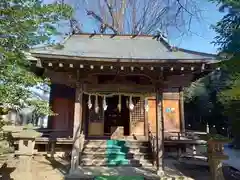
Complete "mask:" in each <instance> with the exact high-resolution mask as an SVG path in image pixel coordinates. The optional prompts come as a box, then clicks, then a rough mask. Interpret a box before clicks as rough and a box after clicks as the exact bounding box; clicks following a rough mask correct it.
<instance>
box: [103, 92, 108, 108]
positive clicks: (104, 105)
mask: <svg viewBox="0 0 240 180" xmlns="http://www.w3.org/2000/svg"><path fill="white" fill-rule="evenodd" d="M107 107H108V106H107V101H106V96H103V110H104V111H106V110H107Z"/></svg>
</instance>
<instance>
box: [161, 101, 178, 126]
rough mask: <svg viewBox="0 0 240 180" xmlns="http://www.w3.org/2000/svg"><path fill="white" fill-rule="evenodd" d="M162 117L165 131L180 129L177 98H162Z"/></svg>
mask: <svg viewBox="0 0 240 180" xmlns="http://www.w3.org/2000/svg"><path fill="white" fill-rule="evenodd" d="M163 117H164V129H165V131H180V108H179V100H169V99H167V100H166V99H165V100H163Z"/></svg>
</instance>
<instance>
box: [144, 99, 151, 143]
mask: <svg viewBox="0 0 240 180" xmlns="http://www.w3.org/2000/svg"><path fill="white" fill-rule="evenodd" d="M146 107H148V98H145V99H144V136H145V137H146V138H147V140H148V131H149V128H150V127H149V122H148V109H149V108H148V109H146Z"/></svg>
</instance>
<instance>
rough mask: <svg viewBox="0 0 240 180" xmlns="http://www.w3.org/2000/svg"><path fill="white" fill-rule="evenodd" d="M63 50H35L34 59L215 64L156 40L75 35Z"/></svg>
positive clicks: (208, 56)
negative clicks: (117, 59) (41, 57)
mask: <svg viewBox="0 0 240 180" xmlns="http://www.w3.org/2000/svg"><path fill="white" fill-rule="evenodd" d="M62 45H63V46H62V48H54V47H44V48H37V49H33V50H32V51H31V53H33V55H34V56H38V55H39V54H44V55H49V56H54V55H58V56H68V57H71V56H72V57H88V58H114V59H116V58H119V59H138V60H141V59H144V60H148V59H149V60H214V59H216V56H215V55H212V54H206V53H200V52H194V51H189V50H184V49H178V50H176V51H173V50H171V49H170V46H169V45H168V44H167V43H166V42H165V41H164V40H157V39H156V38H153V36H136V37H132V36H127V35H126V36H124V35H116V36H114V37H111V36H110V35H94V36H90V34H78V35H72V36H70V37H69V38H68V39H66V40H65V42H64V43H63V44H62Z"/></svg>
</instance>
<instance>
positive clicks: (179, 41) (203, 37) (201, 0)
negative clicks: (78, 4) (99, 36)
mask: <svg viewBox="0 0 240 180" xmlns="http://www.w3.org/2000/svg"><path fill="white" fill-rule="evenodd" d="M53 1H54V0H45V2H47V3H51V2H53ZM69 1H71V0H69ZM195 1H196V2H197V3H198V4H200V7H199V9H201V10H202V12H201V15H202V18H201V20H200V22H197V21H195V22H194V21H193V22H192V24H191V32H192V33H191V34H190V35H185V36H184V37H179V34H173V35H170V36H169V41H170V44H171V45H174V46H178V47H181V48H185V49H189V50H195V51H200V52H206V53H217V47H215V46H214V45H213V44H211V42H213V41H214V37H215V36H216V33H215V32H214V30H213V29H211V28H210V26H211V25H214V24H216V22H217V21H219V20H220V19H221V18H222V17H223V14H222V13H220V12H218V7H217V6H216V5H215V4H212V3H209V2H208V0H195ZM76 16H77V17H80V18H81V19H80V23H81V28H82V29H83V31H84V32H93V31H94V28H95V27H96V26H94V25H95V22H94V20H90V19H89V17H87V16H86V15H83V14H79V13H77V14H76ZM77 19H78V18H77ZM83 24H84V26H83ZM63 26H64V25H63Z"/></svg>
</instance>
